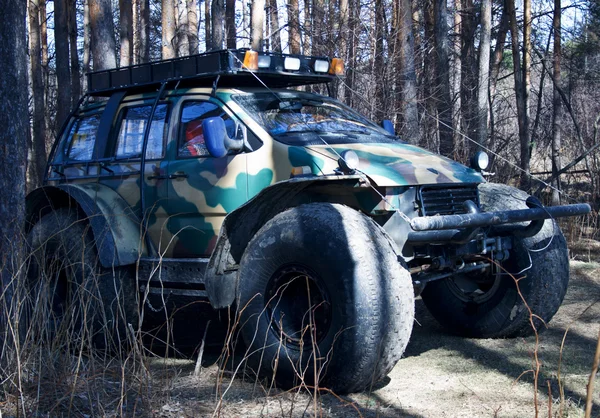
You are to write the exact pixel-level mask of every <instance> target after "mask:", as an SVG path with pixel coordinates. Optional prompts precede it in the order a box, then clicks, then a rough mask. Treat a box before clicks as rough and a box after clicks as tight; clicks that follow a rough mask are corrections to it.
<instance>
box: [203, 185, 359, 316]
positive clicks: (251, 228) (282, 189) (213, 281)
mask: <svg viewBox="0 0 600 418" xmlns="http://www.w3.org/2000/svg"><path fill="white" fill-rule="evenodd" d="M327 183H329V184H333V183H335V184H336V185H339V186H340V187H349V188H350V187H352V188H354V187H364V177H361V176H358V175H346V176H341V175H340V176H327V177H297V178H292V179H290V180H286V181H281V182H278V183H275V184H273V185H271V186H269V187H267V188H265V189H263V190H262V191H261V192H260V193H258V194H257V195H256V196H255V197H253V198H252V199H250V200H249V201H248V202H246V203H245V204H244V205H242V206H240V207H239V208H237V209H236V210H234V211H233V212H231V213H229V214H228V215H227V216H226V217H225V220H224V221H223V225H222V226H221V230H220V232H219V236H218V238H217V242H216V244H215V249H214V251H213V253H212V255H211V257H210V260H209V262H208V265H207V267H206V272H205V275H204V282H205V286H206V292H207V294H208V299H209V301H210V303H211V305H212V306H213V308H215V309H220V308H227V307H229V306H231V305H232V304H233V303H234V301H235V300H236V298H237V292H238V282H239V275H238V266H239V263H240V260H241V259H242V256H243V254H244V251H245V250H246V247H247V245H248V243H249V242H250V240H251V239H252V237H253V236H254V235H255V234H256V233H257V232H258V230H259V229H260V228H261V227H262V226H263V225H264V224H265V223H267V221H269V220H270V219H271V218H273V217H274V216H275V215H277V214H278V213H280V212H283V211H284V210H286V209H289V208H291V207H293V206H294V205H295V204H296V202H298V197H299V195H301V194H302V193H305V192H307V191H308V190H309V189H310V188H311V187H312V186H315V185H317V184H318V185H323V186H324V185H326V184H327Z"/></svg>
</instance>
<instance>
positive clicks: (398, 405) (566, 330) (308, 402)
mask: <svg viewBox="0 0 600 418" xmlns="http://www.w3.org/2000/svg"><path fill="white" fill-rule="evenodd" d="M596 245H597V246H598V249H599V250H600V245H598V244H597V243H596V242H589V243H585V244H581V245H580V246H578V245H576V246H574V249H573V253H574V254H576V253H577V252H578V251H583V250H587V251H588V259H587V261H586V262H582V261H573V263H572V284H571V287H570V289H569V292H568V294H567V297H566V299H565V302H564V304H563V306H562V308H561V309H560V311H559V313H558V314H557V316H556V317H555V319H554V320H553V321H552V323H551V324H549V329H548V330H547V331H546V332H545V333H543V334H541V335H540V336H539V339H537V338H528V339H519V340H473V339H463V338H457V337H453V336H450V335H448V334H446V333H445V332H444V331H443V330H441V329H440V327H439V326H438V325H437V323H435V321H434V320H433V319H432V318H431V317H430V316H429V314H428V313H427V312H426V310H425V309H424V307H423V306H422V303H421V302H420V301H417V320H418V323H417V324H416V326H415V331H414V334H413V338H412V340H411V343H410V344H409V347H408V349H407V352H406V354H405V358H403V359H402V360H401V361H400V362H399V364H398V365H397V366H396V368H395V369H394V370H393V371H392V373H391V374H390V377H389V379H386V380H385V381H383V382H378V383H377V385H376V386H375V387H373V388H372V390H370V391H367V392H364V393H360V394H354V395H349V396H344V397H340V396H337V395H336V394H334V393H331V392H330V391H328V390H327V389H326V388H318V387H312V386H309V385H306V384H301V385H300V386H298V387H296V388H293V389H291V390H288V391H282V390H279V389H277V388H275V387H274V386H273V381H272V380H270V379H262V378H258V377H257V376H256V375H255V374H254V373H253V372H252V370H250V369H249V368H248V367H245V366H244V363H243V362H240V361H237V360H236V361H232V359H231V357H232V356H233V355H234V354H235V356H237V358H239V355H240V354H239V350H238V352H237V353H236V351H235V345H236V344H237V341H236V336H237V333H235V332H234V330H235V329H236V328H237V327H238V326H239V324H238V323H237V320H236V319H235V318H234V319H233V321H232V327H231V330H230V332H229V333H228V337H227V338H228V339H227V344H226V345H225V348H224V349H223V350H222V351H215V350H212V351H211V350H209V349H208V348H206V351H201V353H202V355H203V356H204V358H205V360H206V361H204V362H203V363H204V365H205V366H207V367H203V366H202V365H200V364H197V358H193V359H191V360H186V359H180V358H165V357H157V356H155V355H154V354H152V353H151V352H150V351H148V346H147V345H144V344H142V342H141V341H142V336H143V335H144V334H143V333H144V330H143V329H142V328H141V327H140V324H138V323H133V324H129V325H128V327H127V332H126V334H125V335H124V336H123V339H122V340H121V341H119V342H118V344H117V345H116V346H112V349H110V350H100V349H97V348H95V346H96V345H95V344H94V340H95V339H96V337H97V333H98V331H99V330H102V329H110V328H111V327H112V326H113V324H112V323H111V322H110V321H107V318H106V315H105V314H104V313H103V312H104V310H103V309H100V310H98V309H96V310H94V309H92V307H97V306H98V303H97V302H98V296H97V295H98V292H97V291H96V290H95V288H97V287H98V283H97V282H95V283H94V282H92V284H93V286H80V287H79V290H80V291H79V292H77V301H78V303H80V304H81V305H82V306H85V307H87V308H86V309H84V312H85V314H86V315H98V316H99V317H100V319H101V321H100V322H99V323H100V327H99V328H98V327H96V328H91V327H85V326H84V327H81V326H80V324H78V323H77V321H73V320H72V318H71V319H70V320H68V321H62V322H60V321H57V322H60V326H59V327H58V328H57V329H56V330H55V332H54V334H53V335H50V333H49V332H48V329H47V323H48V319H49V318H52V315H51V313H50V310H49V304H48V303H44V302H43V301H41V300H40V299H39V295H40V294H44V293H45V292H39V293H38V292H32V291H31V290H32V289H30V288H28V287H27V286H26V281H25V280H23V279H22V278H23V277H26V275H27V271H26V268H27V266H28V264H29V263H28V259H27V258H26V259H25V261H24V262H23V263H22V269H21V270H20V271H19V273H20V276H15V281H14V282H13V283H12V286H11V287H10V290H11V291H12V293H13V295H14V297H11V298H9V297H8V294H7V293H6V288H5V292H4V293H2V294H1V295H0V309H1V313H2V316H3V317H4V318H5V319H7V320H8V321H7V323H6V326H4V327H3V329H2V337H0V338H2V347H1V351H0V413H1V416H2V417H12V416H15V417H27V416H40V417H41V416H51V417H54V416H77V417H111V416H119V417H120V416H126V417H135V416H140V417H142V416H144V417H145V416H156V417H201V416H207V417H208V416H223V417H234V416H248V415H252V416H273V417H279V416H289V417H300V416H330V417H347V416H369V417H371V416H373V417H375V416H377V417H395V416H414V417H420V416H532V415H535V414H536V413H537V414H538V415H539V416H565V417H573V416H575V417H579V416H584V414H585V412H584V410H585V404H586V397H587V396H588V395H587V393H586V387H587V384H588V380H589V378H590V371H591V367H592V361H593V354H594V348H595V346H596V338H597V335H598V328H599V326H600V324H599V321H598V318H599V317H600V264H596V263H595V262H588V261H589V260H597V261H600V258H598V257H597V256H598V255H600V252H599V253H596V252H595V246H596ZM55 273H56V272H55V271H47V272H45V274H46V275H47V276H49V277H50V276H52V275H53V274H55ZM16 277H21V278H20V279H19V280H16ZM103 279H106V277H103ZM32 297H35V298H36V300H35V302H34V303H31V306H33V307H34V308H35V309H34V312H33V314H30V317H31V320H29V321H26V326H24V325H23V318H24V314H25V313H28V314H29V313H30V312H29V311H28V310H27V306H28V302H30V301H31V298H32ZM142 306H145V305H142ZM88 308H89V309H88ZM123 310H124V309H123V308H121V311H123ZM309 317H310V315H309ZM102 321H105V322H104V323H103V322H102ZM85 322H87V321H84V323H85ZM209 332H211V331H209ZM247 355H248V353H247V352H243V351H242V352H241V357H244V356H247ZM211 359H212V360H213V361H216V363H215V364H213V365H211V366H208V363H210V360H211ZM528 370H532V371H533V372H534V373H525V374H524V375H523V372H526V371H528ZM521 375H522V376H521ZM519 376H521V378H519ZM301 377H302V376H299V378H300V381H301V382H302V379H301ZM599 386H600V385H598V384H596V389H595V390H593V391H592V393H591V396H592V397H591V399H590V401H591V407H590V416H592V417H594V416H598V414H600V396H599V395H598V392H599V390H598V387H599ZM548 394H550V396H548ZM594 396H595V397H594Z"/></svg>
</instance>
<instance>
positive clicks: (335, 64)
mask: <svg viewBox="0 0 600 418" xmlns="http://www.w3.org/2000/svg"><path fill="white" fill-rule="evenodd" d="M329 74H333V75H344V60H343V59H341V58H334V59H332V60H331V67H330V68H329Z"/></svg>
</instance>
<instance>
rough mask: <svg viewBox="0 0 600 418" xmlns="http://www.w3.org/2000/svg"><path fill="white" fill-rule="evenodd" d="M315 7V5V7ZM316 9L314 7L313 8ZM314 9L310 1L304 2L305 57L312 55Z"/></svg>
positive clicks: (303, 47)
mask: <svg viewBox="0 0 600 418" xmlns="http://www.w3.org/2000/svg"><path fill="white" fill-rule="evenodd" d="M313 6H314V5H313ZM313 8H314V7H313ZM313 8H311V3H310V0H304V39H303V45H302V53H303V54H304V55H312V54H313V52H312V47H311V43H310V41H311V39H312V36H311V34H312V16H313V12H314V11H313Z"/></svg>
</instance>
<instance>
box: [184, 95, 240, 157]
mask: <svg viewBox="0 0 600 418" xmlns="http://www.w3.org/2000/svg"><path fill="white" fill-rule="evenodd" d="M215 116H220V117H222V118H223V120H225V126H226V127H227V133H228V134H229V136H230V137H232V138H233V137H234V136H235V122H234V121H233V120H232V119H231V118H230V117H229V115H227V113H225V111H224V110H223V109H222V108H220V107H219V106H217V105H216V104H214V103H210V102H186V103H184V104H183V110H182V111H181V123H180V126H181V131H180V134H179V149H178V154H179V156H181V157H206V156H209V155H210V154H209V153H208V149H207V148H206V145H205V143H204V131H203V129H202V121H203V120H204V119H206V118H212V117H215Z"/></svg>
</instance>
